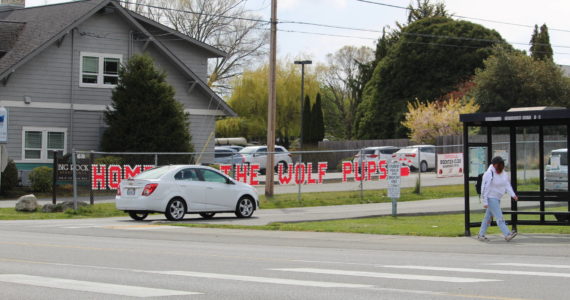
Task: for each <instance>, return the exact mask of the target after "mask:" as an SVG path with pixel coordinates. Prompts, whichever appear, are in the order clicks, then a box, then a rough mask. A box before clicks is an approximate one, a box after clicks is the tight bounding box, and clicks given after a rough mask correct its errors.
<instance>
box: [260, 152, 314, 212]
mask: <svg viewBox="0 0 570 300" xmlns="http://www.w3.org/2000/svg"><path fill="white" fill-rule="evenodd" d="M302 150H303V149H302V148H301V151H302ZM302 163H303V154H302V153H299V164H302ZM296 169H297V168H295V169H294V170H295V171H296ZM271 171H272V172H273V170H271ZM306 171H307V170H305V172H306ZM289 172H291V170H289ZM265 176H266V178H267V167H265ZM298 176H299V174H297V172H295V178H293V179H294V180H296V179H297V177H298ZM303 179H305V174H303ZM266 181H267V179H266ZM303 183H304V182H299V190H298V191H297V201H299V202H301V201H303V199H302V197H301V185H303ZM266 184H267V183H266Z"/></svg>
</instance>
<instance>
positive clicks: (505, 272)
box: [382, 266, 570, 278]
mask: <svg viewBox="0 0 570 300" xmlns="http://www.w3.org/2000/svg"><path fill="white" fill-rule="evenodd" d="M382 267H383V268H392V269H410V270H429V271H449V272H463V273H485V274H502V275H528V276H542V277H563V278H570V273H552V272H532V271H510V270H493V269H469V268H446V267H428V266H382Z"/></svg>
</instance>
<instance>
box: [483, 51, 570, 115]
mask: <svg viewBox="0 0 570 300" xmlns="http://www.w3.org/2000/svg"><path fill="white" fill-rule="evenodd" d="M474 81H475V88H474V90H473V95H474V96H475V98H476V100H477V103H479V104H480V105H481V110H482V111H506V110H508V109H509V108H512V107H525V106H543V105H552V106H568V105H569V101H570V79H569V78H568V77H565V76H564V74H563V72H562V70H561V69H560V67H558V66H557V65H555V64H554V63H553V62H551V61H549V60H535V59H533V58H532V57H529V56H527V55H525V54H524V53H521V52H518V51H516V52H515V51H508V50H503V49H501V48H498V49H497V50H496V54H495V55H493V56H491V57H489V58H488V59H487V60H486V61H485V66H484V68H483V69H480V70H478V71H477V74H476V75H475V79H474Z"/></svg>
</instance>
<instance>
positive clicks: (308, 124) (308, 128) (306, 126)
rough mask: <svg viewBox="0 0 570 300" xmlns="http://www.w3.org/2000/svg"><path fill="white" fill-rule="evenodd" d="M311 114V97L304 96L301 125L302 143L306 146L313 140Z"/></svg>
mask: <svg viewBox="0 0 570 300" xmlns="http://www.w3.org/2000/svg"><path fill="white" fill-rule="evenodd" d="M312 119H313V116H312V114H311V99H310V98H309V96H305V103H304V104H303V121H302V124H301V126H302V127H303V145H304V146H306V145H307V144H310V143H311V142H312V141H313V128H312V125H313V124H312V121H311V120H312Z"/></svg>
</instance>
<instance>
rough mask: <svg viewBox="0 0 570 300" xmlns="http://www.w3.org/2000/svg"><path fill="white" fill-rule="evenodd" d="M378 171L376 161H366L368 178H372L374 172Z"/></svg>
mask: <svg viewBox="0 0 570 300" xmlns="http://www.w3.org/2000/svg"><path fill="white" fill-rule="evenodd" d="M374 173H376V162H375V161H368V162H367V163H366V180H368V181H370V180H372V174H374Z"/></svg>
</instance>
